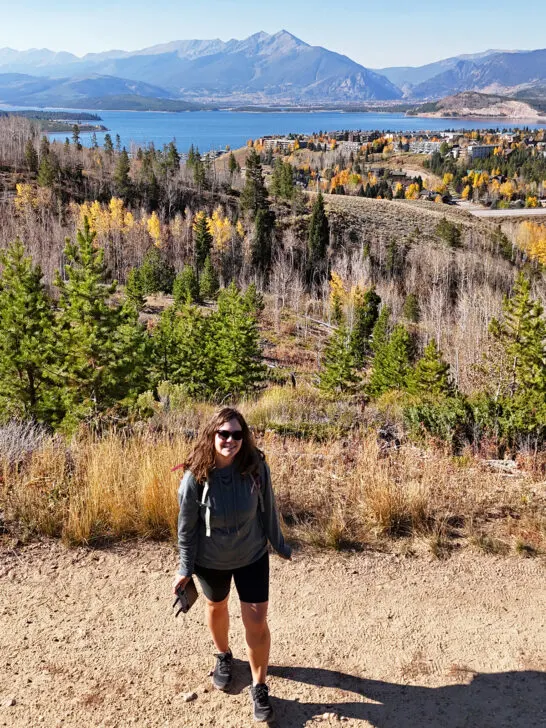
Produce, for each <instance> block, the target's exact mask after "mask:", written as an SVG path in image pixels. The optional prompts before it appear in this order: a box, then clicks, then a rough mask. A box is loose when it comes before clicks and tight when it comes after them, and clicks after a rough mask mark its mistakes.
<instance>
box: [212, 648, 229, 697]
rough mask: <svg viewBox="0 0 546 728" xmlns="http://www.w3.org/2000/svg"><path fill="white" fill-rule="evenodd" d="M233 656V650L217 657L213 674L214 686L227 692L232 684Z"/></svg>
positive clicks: (221, 653) (220, 653)
mask: <svg viewBox="0 0 546 728" xmlns="http://www.w3.org/2000/svg"><path fill="white" fill-rule="evenodd" d="M232 671H233V655H232V654H231V650H228V651H227V652H219V653H218V654H217V655H216V665H215V667H214V671H213V673H212V684H213V685H214V687H215V688H217V689H218V690H227V688H228V687H229V685H230V683H231V677H232Z"/></svg>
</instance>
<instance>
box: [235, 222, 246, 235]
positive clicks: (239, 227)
mask: <svg viewBox="0 0 546 728" xmlns="http://www.w3.org/2000/svg"><path fill="white" fill-rule="evenodd" d="M235 231H236V232H237V235H238V236H239V237H240V238H241V240H242V239H243V238H244V237H245V229H244V227H243V223H242V222H241V221H240V220H238V221H237V225H236V226H235Z"/></svg>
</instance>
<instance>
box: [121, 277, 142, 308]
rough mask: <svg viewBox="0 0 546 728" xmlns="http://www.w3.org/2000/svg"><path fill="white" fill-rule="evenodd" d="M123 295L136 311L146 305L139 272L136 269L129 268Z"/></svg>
mask: <svg viewBox="0 0 546 728" xmlns="http://www.w3.org/2000/svg"><path fill="white" fill-rule="evenodd" d="M125 295H126V297H127V300H128V301H130V302H131V303H132V304H133V306H134V307H135V308H136V309H137V311H140V310H141V309H142V308H144V304H145V303H146V300H145V298H144V286H143V285H142V279H141V276H140V270H139V269H138V268H131V270H130V271H129V275H128V276H127V284H126V286H125Z"/></svg>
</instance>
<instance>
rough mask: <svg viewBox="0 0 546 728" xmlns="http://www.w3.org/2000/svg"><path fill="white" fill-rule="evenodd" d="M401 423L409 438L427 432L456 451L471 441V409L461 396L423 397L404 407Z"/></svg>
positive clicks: (420, 435)
mask: <svg viewBox="0 0 546 728" xmlns="http://www.w3.org/2000/svg"><path fill="white" fill-rule="evenodd" d="M404 423H405V425H406V427H407V428H408V432H409V435H410V437H413V438H416V439H420V438H422V437H423V435H425V434H428V435H431V436H432V437H437V438H440V439H441V440H443V441H444V442H447V443H449V444H450V445H451V446H452V448H453V449H454V450H458V449H459V448H460V447H461V446H462V445H463V444H464V443H465V442H469V441H471V440H472V409H471V408H470V407H469V406H468V403H467V402H466V400H465V399H464V398H463V397H460V396H459V397H439V398H435V399H422V400H421V401H419V402H417V403H415V404H411V405H408V406H407V407H406V408H405V409H404Z"/></svg>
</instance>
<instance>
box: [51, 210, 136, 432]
mask: <svg viewBox="0 0 546 728" xmlns="http://www.w3.org/2000/svg"><path fill="white" fill-rule="evenodd" d="M94 238H95V233H93V232H91V230H90V228H89V222H88V220H87V218H86V219H85V222H84V228H83V230H79V231H78V233H77V236H76V242H75V243H72V242H70V241H69V242H68V243H67V246H66V248H65V252H64V255H65V259H66V265H65V277H64V278H61V276H60V274H57V278H56V285H57V286H58V288H59V292H60V298H59V335H58V336H59V338H58V345H59V351H61V352H62V353H63V361H62V372H61V373H62V376H63V379H64V387H63V392H62V396H63V401H64V405H65V408H66V415H65V418H64V426H65V427H68V428H70V427H73V426H74V424H75V423H76V422H77V421H78V420H79V419H81V418H86V417H90V416H91V417H93V416H96V415H97V414H100V413H101V412H103V411H104V410H105V409H107V408H109V407H113V406H114V405H116V404H119V403H122V402H124V401H128V399H130V398H133V397H135V396H136V395H137V394H138V393H139V392H140V391H142V390H143V389H144V388H145V385H146V377H145V369H144V367H145V362H146V338H145V334H144V331H143V329H142V327H141V326H140V325H139V324H138V314H137V312H136V309H135V308H134V307H132V306H129V307H128V306H123V305H119V304H115V303H113V301H112V295H113V294H114V293H115V291H116V287H117V286H116V283H115V282H114V283H111V284H107V283H106V276H107V271H106V266H105V264H104V251H103V250H102V249H101V248H98V249H97V248H96V247H95V245H94Z"/></svg>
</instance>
